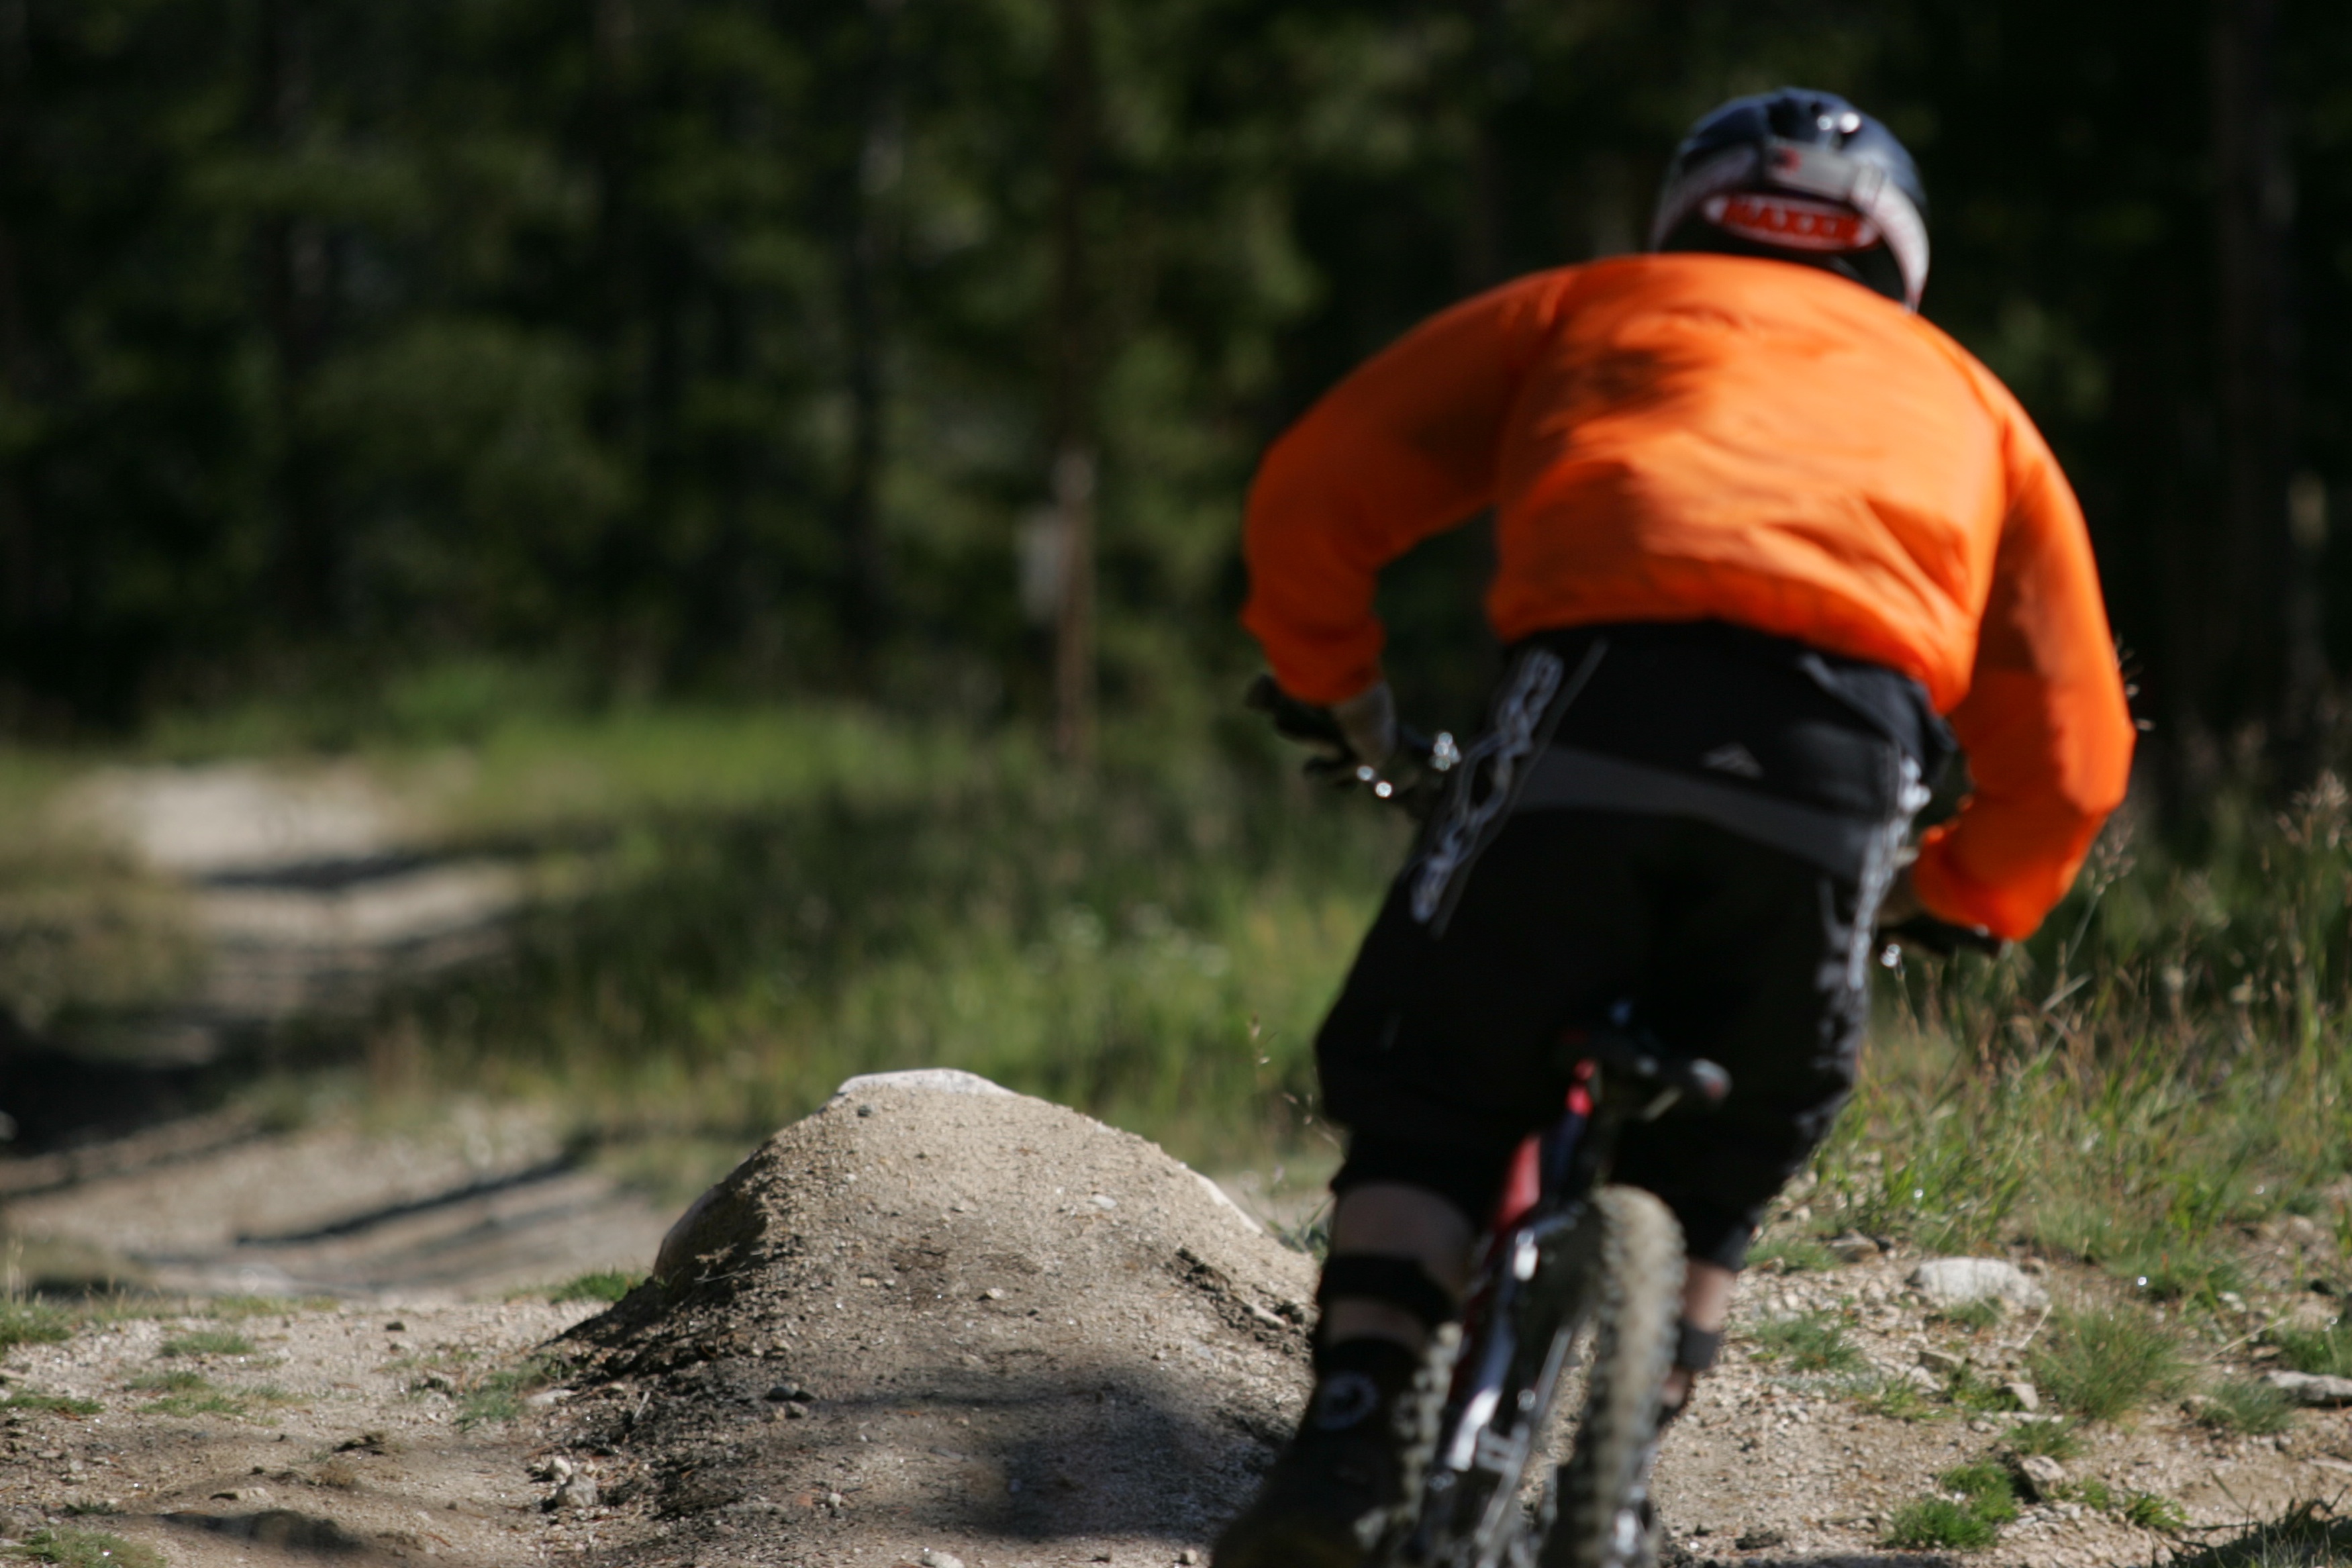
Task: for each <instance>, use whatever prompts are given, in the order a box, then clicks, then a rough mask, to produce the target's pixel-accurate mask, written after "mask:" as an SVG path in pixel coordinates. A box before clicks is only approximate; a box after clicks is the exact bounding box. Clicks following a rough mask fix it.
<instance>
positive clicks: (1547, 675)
mask: <svg viewBox="0 0 2352 1568" xmlns="http://www.w3.org/2000/svg"><path fill="white" fill-rule="evenodd" d="M1608 647H1609V645H1608V644H1607V643H1605V642H1596V643H1594V644H1593V645H1592V650H1591V652H1590V653H1588V654H1586V655H1585V656H1584V662H1583V663H1582V664H1580V665H1579V666H1578V667H1577V670H1576V674H1575V676H1574V677H1573V679H1567V668H1568V667H1567V666H1566V665H1564V664H1562V663H1561V662H1560V659H1559V655H1558V654H1556V653H1553V652H1552V651H1551V650H1550V649H1549V648H1540V647H1539V648H1533V649H1530V650H1529V651H1528V653H1526V654H1525V655H1523V656H1522V657H1521V658H1520V659H1519V667H1518V668H1517V669H1516V670H1514V671H1512V673H1511V677H1510V679H1509V681H1508V683H1507V685H1506V686H1505V687H1504V689H1503V693H1502V695H1501V696H1500V697H1499V698H1498V699H1497V700H1496V703H1495V723H1494V727H1493V728H1492V729H1490V730H1488V731H1486V733H1485V734H1484V735H1481V736H1479V737H1478V739H1477V740H1476V741H1475V742H1472V743H1471V746H1470V749H1469V750H1468V751H1467V752H1464V753H1463V757H1462V762H1461V763H1460V765H1459V767H1458V768H1457V770H1456V772H1455V773H1454V787H1453V788H1452V789H1450V790H1448V791H1447V792H1446V795H1445V805H1444V811H1443V812H1442V814H1441V815H1440V816H1439V817H1438V819H1437V821H1436V822H1435V823H1434V824H1433V825H1432V830H1431V832H1430V835H1429V847H1428V849H1427V850H1426V851H1425V852H1424V853H1423V856H1422V858H1421V861H1420V863H1419V864H1418V865H1417V866H1415V867H1413V868H1412V869H1411V871H1410V872H1409V873H1408V874H1409V875H1410V876H1411V878H1412V918H1413V919H1414V920H1416V921H1419V922H1421V923H1422V924H1423V925H1425V926H1429V927H1430V928H1431V930H1432V931H1433V932H1434V933H1435V934H1436V935H1439V936H1443V935H1444V934H1445V921H1446V918H1447V916H1449V915H1450V914H1452V913H1453V909H1454V900H1455V898H1456V897H1457V896H1458V894H1459V890H1460V887H1461V882H1462V879H1463V877H1464V875H1465V873H1466V872H1467V870H1468V869H1469V868H1470V865H1471V863H1472V862H1473V861H1474V860H1475V859H1476V858H1477V856H1478V852H1479V851H1480V850H1481V849H1483V848H1485V847H1486V842H1487V840H1489V839H1490V838H1492V837H1494V836H1495V834H1496V831H1498V830H1499V829H1500V827H1501V825H1502V819H1503V818H1504V817H1505V816H1507V814H1508V813H1509V811H1510V809H1511V802H1512V800H1513V799H1514V798H1515V797H1516V796H1517V794H1518V791H1519V787H1520V786H1521V785H1522V784H1524V783H1525V782H1526V779H1527V773H1528V767H1527V763H1528V758H1530V757H1532V756H1533V755H1534V754H1535V753H1536V752H1537V750H1538V748H1539V747H1541V746H1542V745H1543V744H1544V743H1545V742H1547V741H1549V739H1550V731H1551V729H1552V727H1553V725H1554V723H1555V722H1556V721H1557V720H1558V718H1559V710H1561V709H1563V708H1565V707H1567V705H1568V704H1569V703H1570V701H1573V700H1575V697H1576V694H1577V692H1578V691H1580V690H1581V689H1583V687H1584V683H1585V682H1586V681H1587V680H1589V679H1591V676H1592V671H1593V669H1594V668H1596V667H1597V666H1598V665H1599V664H1600V663H1601V655H1602V654H1604V653H1606V652H1607V651H1608Z"/></svg>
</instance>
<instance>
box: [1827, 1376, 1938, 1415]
mask: <svg viewBox="0 0 2352 1568" xmlns="http://www.w3.org/2000/svg"><path fill="white" fill-rule="evenodd" d="M1845 1394H1846V1397H1847V1398H1849V1399H1851V1400H1853V1403H1854V1405H1856V1406H1857V1407H1858V1408H1860V1409H1861V1410H1862V1411H1863V1412H1864V1414H1865V1415H1879V1416H1884V1417H1885V1419H1887V1420H1889V1421H1927V1420H1931V1419H1933V1418H1934V1417H1936V1416H1938V1415H1947V1414H1948V1411H1947V1410H1946V1409H1945V1408H1944V1407H1943V1406H1941V1405H1937V1403H1936V1402H1935V1400H1934V1399H1932V1398H1931V1397H1930V1396H1929V1395H1928V1394H1927V1390H1926V1389H1924V1388H1921V1387H1920V1386H1919V1385H1918V1384H1916V1383H1914V1382H1912V1381H1911V1380H1910V1379H1909V1378H1907V1377H1888V1376H1886V1375H1885V1374H1884V1373H1869V1374H1866V1375H1864V1376H1861V1377H1857V1378H1854V1379H1853V1380H1851V1381H1850V1382H1848V1383H1847V1384H1846V1386H1845Z"/></svg>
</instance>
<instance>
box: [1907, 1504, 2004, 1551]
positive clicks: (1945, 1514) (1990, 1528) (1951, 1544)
mask: <svg viewBox="0 0 2352 1568" xmlns="http://www.w3.org/2000/svg"><path fill="white" fill-rule="evenodd" d="M1998 1539H2000V1526H1999V1525H1997V1524H1995V1523H1993V1522H1991V1521H1990V1520H1986V1519H1983V1518H1980V1517H1979V1515H1978V1514H1977V1512H1976V1510H1974V1509H1971V1508H1969V1506H1968V1505H1967V1504H1966V1503H1958V1502H1954V1501H1953V1500H1951V1499H1950V1498H1942V1497H1925V1498H1915V1499H1914V1500H1911V1501H1909V1502H1906V1503H1905V1504H1904V1505H1903V1506H1902V1507H1901V1508H1898V1509H1896V1510H1895V1517H1894V1518H1893V1519H1891V1520H1889V1521H1887V1525H1886V1544H1887V1545H1889V1546H1891V1547H1894V1548H1895V1550H1897V1551H1899V1552H1937V1551H1954V1552H1974V1551H1977V1550H1979V1549H1980V1548H1982V1547H1987V1546H1990V1545H1991V1544H1992V1543H1993V1542H1995V1541H1996V1540H1998Z"/></svg>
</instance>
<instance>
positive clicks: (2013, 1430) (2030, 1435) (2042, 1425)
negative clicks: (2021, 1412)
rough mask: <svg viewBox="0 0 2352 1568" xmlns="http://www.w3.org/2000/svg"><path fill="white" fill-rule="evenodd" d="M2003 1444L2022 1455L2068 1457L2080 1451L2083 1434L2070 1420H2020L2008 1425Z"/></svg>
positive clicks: (2015, 1453)
mask: <svg viewBox="0 0 2352 1568" xmlns="http://www.w3.org/2000/svg"><path fill="white" fill-rule="evenodd" d="M2002 1446H2003V1447H2004V1448H2005V1449H2006V1450H2007V1452H2009V1453H2010V1454H2012V1455H2014V1456H2015V1457H2017V1458H2021V1459H2025V1458H2034V1457H2035V1456H2037V1455H2038V1456H2040V1457H2041V1458H2048V1459H2071V1458H2074V1456H2075V1455H2077V1454H2079V1453H2081V1452H2082V1451H2083V1435H2082V1433H2081V1432H2080V1431H2079V1430H2077V1429H2076V1427H2075V1426H2074V1423H2073V1422H2071V1421H2019V1422H2015V1423H2012V1424H2011V1426H2010V1428H2009V1431H2008V1433H2007V1434H2006V1436H2005V1441H2004V1443H2003V1445H2002Z"/></svg>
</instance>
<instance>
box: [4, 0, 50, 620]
mask: <svg viewBox="0 0 2352 1568" xmlns="http://www.w3.org/2000/svg"><path fill="white" fill-rule="evenodd" d="M29 25H30V24H29V19H28V18H27V17H26V14H25V5H24V0H0V168H5V169H11V170H20V169H22V168H23V167H24V160H25V155H26V153H25V143H26V120H27V118H28V116H27V113H26V104H25V95H26V93H27V92H28V91H29V90H30V89H31V87H32V71H31V68H30V62H29V58H28V56H29V53H30V42H31V41H30V39H29V38H28V37H26V33H27V31H28V28H29ZM0 388H5V390H6V392H7V395H8V396H9V398H10V399H11V400H12V401H14V402H15V403H16V405H17V406H19V407H21V408H34V407H37V406H39V399H38V397H37V395H36V393H35V390H34V386H33V344H32V336H31V331H30V326H29V321H28V318H27V316H26V310H25V299H24V289H23V279H22V274H21V272H20V269H19V268H18V266H17V262H16V236H15V234H14V233H13V232H12V231H11V230H10V228H9V227H8V226H7V224H6V222H5V219H0ZM25 467H26V465H25V463H24V462H23V460H22V459H21V458H18V459H15V460H12V461H9V462H7V463H5V464H0V648H10V647H13V648H15V649H16V650H18V658H16V659H14V660H12V661H11V662H15V663H18V664H20V665H21V663H22V657H21V656H22V652H23V650H24V649H25V648H26V647H27V645H29V643H30V642H31V640H32V639H33V638H34V637H37V636H38V635H40V634H39V629H38V627H37V625H36V623H37V621H38V620H39V619H40V612H41V608H42V601H43V598H44V596H45V595H44V594H43V591H42V589H43V584H42V573H43V567H42V558H41V556H42V552H41V548H40V542H41V532H40V525H39V522H38V521H37V519H36V517H35V515H34V510H33V500H32V495H31V489H30V487H29V486H28V485H27V484H26V472H25Z"/></svg>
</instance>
